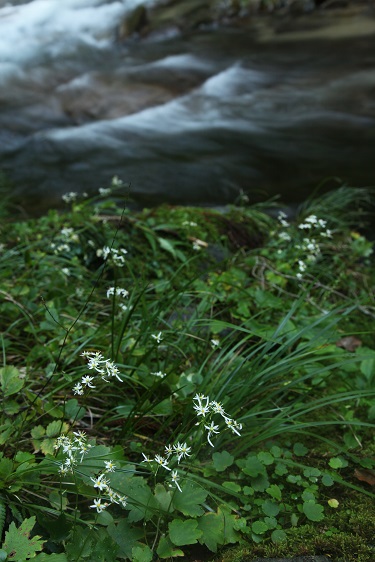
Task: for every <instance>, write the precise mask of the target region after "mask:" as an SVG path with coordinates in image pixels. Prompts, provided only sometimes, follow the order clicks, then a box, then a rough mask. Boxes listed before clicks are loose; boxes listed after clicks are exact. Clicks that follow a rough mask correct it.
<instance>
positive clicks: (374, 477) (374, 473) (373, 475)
mask: <svg viewBox="0 0 375 562" xmlns="http://www.w3.org/2000/svg"><path fill="white" fill-rule="evenodd" d="M354 476H355V477H356V478H357V479H358V480H361V482H367V484H370V486H375V470H368V469H366V468H361V469H359V468H356V469H355V471H354Z"/></svg>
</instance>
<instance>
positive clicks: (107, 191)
mask: <svg viewBox="0 0 375 562" xmlns="http://www.w3.org/2000/svg"><path fill="white" fill-rule="evenodd" d="M111 193H112V189H111V188H110V187H99V195H101V196H102V197H106V196H107V195H110V194H111Z"/></svg>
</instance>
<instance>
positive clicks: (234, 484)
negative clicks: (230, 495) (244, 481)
mask: <svg viewBox="0 0 375 562" xmlns="http://www.w3.org/2000/svg"><path fill="white" fill-rule="evenodd" d="M223 487H224V488H226V489H227V490H231V491H232V492H236V493H238V492H240V491H241V486H240V485H239V484H237V482H232V481H231V480H230V481H228V482H223Z"/></svg>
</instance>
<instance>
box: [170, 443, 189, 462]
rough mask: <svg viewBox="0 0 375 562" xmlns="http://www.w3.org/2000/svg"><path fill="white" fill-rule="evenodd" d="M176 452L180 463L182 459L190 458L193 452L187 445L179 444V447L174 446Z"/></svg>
mask: <svg viewBox="0 0 375 562" xmlns="http://www.w3.org/2000/svg"><path fill="white" fill-rule="evenodd" d="M173 449H174V452H175V453H177V461H178V462H180V460H181V459H183V458H184V457H190V456H191V455H190V454H189V453H190V451H191V447H188V446H187V444H186V443H177V445H173Z"/></svg>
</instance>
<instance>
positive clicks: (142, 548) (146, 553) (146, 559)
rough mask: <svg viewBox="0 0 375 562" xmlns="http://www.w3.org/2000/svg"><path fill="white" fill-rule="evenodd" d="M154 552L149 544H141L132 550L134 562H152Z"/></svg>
mask: <svg viewBox="0 0 375 562" xmlns="http://www.w3.org/2000/svg"><path fill="white" fill-rule="evenodd" d="M151 560H152V550H151V548H150V547H149V546H147V544H140V545H137V546H133V548H132V562H151Z"/></svg>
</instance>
